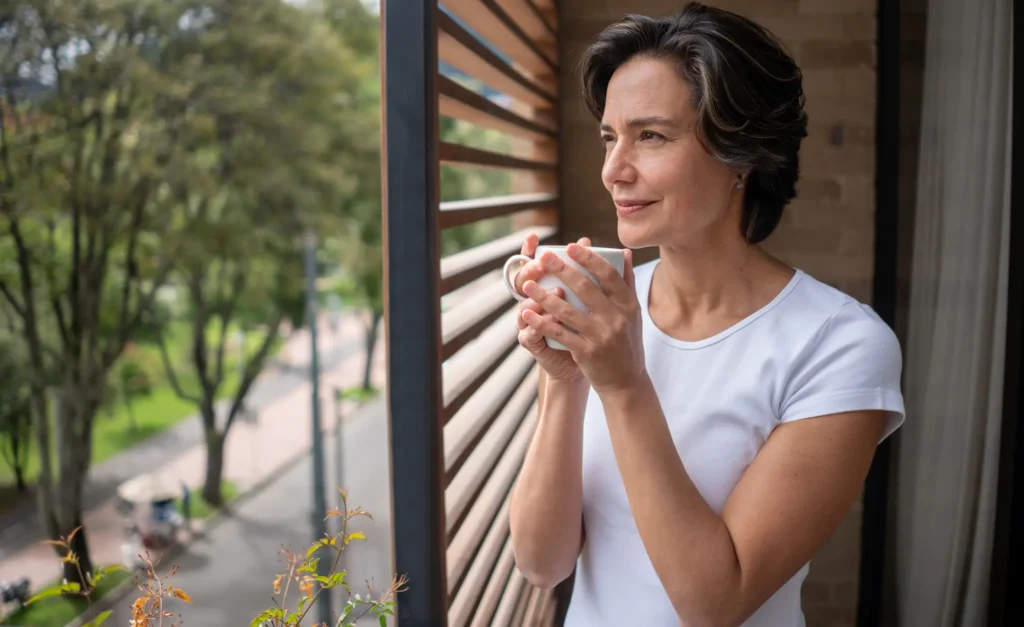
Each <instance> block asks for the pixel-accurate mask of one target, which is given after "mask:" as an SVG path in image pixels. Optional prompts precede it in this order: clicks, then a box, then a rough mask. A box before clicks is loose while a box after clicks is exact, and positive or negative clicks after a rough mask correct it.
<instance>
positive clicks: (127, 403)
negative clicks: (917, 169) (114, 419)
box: [124, 395, 139, 433]
mask: <svg viewBox="0 0 1024 627" xmlns="http://www.w3.org/2000/svg"><path fill="white" fill-rule="evenodd" d="M124 407H125V409H127V410H128V428H129V429H131V430H132V433H138V431H139V423H138V422H137V421H136V420H135V407H134V406H133V405H132V399H131V397H130V396H127V395H126V396H125V397H124Z"/></svg>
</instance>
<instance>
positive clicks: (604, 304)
mask: <svg viewBox="0 0 1024 627" xmlns="http://www.w3.org/2000/svg"><path fill="white" fill-rule="evenodd" d="M568 252H569V255H570V256H572V257H573V258H574V259H575V260H576V261H577V262H579V263H580V264H581V265H582V266H584V267H585V268H586V269H587V270H589V271H590V272H591V273H592V274H593V275H594V276H596V277H597V278H598V280H599V281H600V283H601V286H602V288H600V289H599V288H597V287H596V286H595V285H594V284H593V283H592V282H591V281H590V280H589V279H587V278H586V277H585V276H583V275H582V274H581V273H579V272H577V271H576V270H574V269H573V268H572V267H571V266H569V265H568V264H564V263H563V262H562V261H561V260H560V259H559V258H558V257H556V256H554V255H547V254H545V255H543V256H542V257H541V259H540V260H539V261H540V262H541V264H542V266H543V267H544V269H545V270H546V271H548V272H550V273H552V274H555V275H556V276H558V277H559V278H560V279H561V280H562V281H563V282H565V284H566V285H567V286H568V287H569V289H571V290H572V291H573V292H575V293H576V295H577V296H579V297H580V299H581V300H582V301H583V303H584V304H585V305H586V306H587V307H588V309H589V310H590V311H589V312H587V313H584V312H580V311H578V310H576V309H574V308H573V307H571V306H569V305H568V304H567V303H566V302H565V301H563V300H561V299H558V298H552V297H551V296H550V295H548V294H546V293H545V292H544V291H543V290H541V289H539V286H538V285H537V284H536V283H535V282H527V283H526V284H525V285H524V288H523V289H524V292H525V293H526V294H527V295H528V296H529V297H530V298H532V299H533V300H534V301H535V302H536V303H537V304H538V305H539V306H540V307H541V308H542V310H543V312H544V313H543V314H541V313H538V312H535V311H532V310H531V311H524V312H523V318H524V319H525V320H526V322H527V324H529V325H530V326H531V328H533V329H534V330H535V331H536V332H539V333H541V334H543V335H544V336H545V337H550V338H552V339H554V340H556V341H558V342H561V343H562V344H563V345H565V346H567V347H568V348H569V350H570V352H571V354H572V355H573V358H574V359H575V360H576V362H577V363H578V364H579V367H580V370H581V372H582V373H583V374H584V376H586V378H587V380H588V381H589V382H590V385H591V386H592V388H593V389H594V391H595V393H596V394H597V395H598V396H599V397H600V399H601V403H602V405H603V407H604V413H605V417H606V420H607V424H608V431H609V434H610V436H611V441H612V448H613V450H614V454H615V460H616V463H617V464H618V468H619V472H620V474H621V475H622V480H623V483H624V485H625V489H626V496H627V498H628V500H629V504H630V508H631V510H632V513H633V518H634V519H635V520H636V523H637V528H638V530H639V532H640V538H641V540H642V541H643V544H644V547H645V549H646V551H647V554H648V556H649V558H650V560H651V564H652V565H653V566H654V569H655V571H656V572H657V573H658V577H659V578H660V580H661V583H662V585H663V586H664V588H665V591H666V592H667V594H668V596H669V598H670V600H671V601H672V604H673V606H674V607H675V610H676V612H677V614H678V615H679V618H680V620H681V621H682V623H683V624H684V625H686V626H688V627H693V626H700V627H717V626H718V625H729V626H732V625H739V624H741V623H742V622H743V621H744V620H745V619H747V618H748V617H749V616H750V615H751V614H753V613H754V612H756V611H757V609H758V608H759V607H760V606H761V605H762V604H763V603H764V602H765V601H766V600H767V599H768V598H769V597H770V596H771V595H772V594H774V593H775V591H776V590H778V589H779V588H780V587H781V586H782V585H783V584H785V582H786V581H787V580H788V579H790V578H791V577H792V576H793V575H794V574H795V573H796V572H797V571H798V570H799V569H800V567H801V566H803V565H804V564H805V563H807V561H808V560H810V558H811V557H812V556H813V555H814V553H815V552H817V550H818V548H819V547H820V546H821V545H822V544H824V542H825V541H826V540H827V539H828V538H829V536H830V535H831V534H832V533H833V531H834V530H835V529H836V527H837V526H838V525H839V523H840V521H841V520H842V518H843V516H845V514H846V512H847V510H848V509H849V508H850V505H851V504H852V503H853V501H854V499H856V497H857V494H858V492H859V491H860V488H861V486H862V484H863V482H864V478H865V477H866V475H867V472H868V469H869V467H870V465H871V459H872V457H873V456H874V451H875V448H876V447H877V443H878V441H879V439H880V438H881V435H882V434H883V432H884V428H885V418H886V413H885V412H882V411H848V412H846V413H839V412H841V411H844V410H842V409H836V410H834V411H820V413H821V414H830V415H829V416H828V417H827V418H822V417H821V416H819V415H818V414H817V413H813V410H814V409H815V408H818V409H827V408H829V407H842V406H843V404H842V403H838V404H837V403H835V402H831V403H829V402H823V399H824V400H828V399H831V400H832V401H835V398H834V396H835V391H834V390H831V388H830V385H831V384H830V383H829V382H834V381H837V380H840V376H842V377H845V378H846V379H847V382H846V385H848V386H849V389H847V390H846V391H845V392H846V393H845V396H847V397H849V396H850V392H851V391H852V390H853V389H854V388H856V389H859V390H860V393H861V394H863V395H865V398H863V399H855V400H852V401H851V402H853V403H854V405H853V406H850V409H853V408H854V407H855V406H856V403H861V402H863V403H873V404H877V403H879V402H880V401H881V400H883V399H884V394H883V392H886V391H889V390H890V388H891V386H892V381H893V380H898V374H899V368H898V367H897V365H898V363H899V360H898V357H899V354H898V348H899V347H898V344H897V343H895V337H894V336H892V337H889V336H890V335H891V332H890V331H889V330H888V328H887V327H884V324H883V323H881V322H880V321H875V320H872V319H869V318H868V317H865V316H858V315H856V310H850V311H848V312H845V314H846V315H848V316H850V319H848V320H846V323H847V324H848V326H847V333H846V334H845V335H843V336H842V337H844V338H846V339H845V340H843V341H840V342H839V344H838V345H837V346H832V347H824V348H823V349H822V350H823V351H824V353H827V354H828V355H829V359H828V360H825V361H821V360H819V361H817V362H814V367H813V368H812V370H814V372H815V373H817V376H816V377H810V378H806V377H804V378H803V379H802V380H801V383H800V385H799V387H800V389H801V391H802V394H801V395H796V396H794V397H793V398H792V399H790V400H791V403H790V404H788V405H787V407H786V408H785V409H784V410H783V411H784V413H785V414H786V415H785V417H783V418H781V419H782V424H780V425H778V426H777V427H776V428H775V429H774V430H773V432H772V434H771V436H770V437H769V438H768V441H767V442H766V443H765V444H764V446H763V447H761V450H760V451H759V452H758V454H757V456H756V457H755V458H754V461H753V462H752V463H751V464H750V466H749V467H748V468H747V469H746V471H745V472H744V474H743V477H742V478H741V479H740V481H739V483H738V484H737V485H736V487H735V488H734V489H733V491H732V493H731V494H730V496H729V499H728V501H727V502H726V504H725V506H724V508H723V511H722V513H721V515H719V514H718V513H716V512H715V510H713V509H712V508H711V506H710V505H708V503H707V502H706V501H705V500H704V498H703V497H702V496H701V494H700V492H699V491H698V490H697V488H696V486H695V485H694V483H693V481H692V480H691V479H690V477H689V475H687V473H686V468H685V467H684V466H683V463H682V460H680V458H679V453H678V451H677V450H676V448H675V444H674V442H673V439H672V435H671V432H670V431H669V427H668V423H667V421H666V419H665V415H664V413H663V411H662V408H661V404H660V402H659V400H658V396H657V393H656V391H655V389H654V385H653V383H652V382H651V380H650V377H649V376H648V375H647V370H646V360H645V358H644V352H643V339H642V319H641V315H640V306H639V303H638V302H637V298H636V294H635V277H634V275H633V272H632V256H631V255H630V252H629V251H628V250H627V251H626V266H625V272H624V274H623V277H621V278H620V277H619V276H618V274H617V273H616V272H615V270H614V268H612V267H611V265H610V264H608V263H607V262H606V261H604V260H603V259H601V258H600V257H598V256H597V255H594V254H592V253H591V252H590V251H588V250H587V249H586V248H583V247H579V246H572V245H570V246H569V247H568ZM837 317H838V314H837ZM570 328H571V329H574V330H575V331H576V332H573V331H570V330H569V329H570ZM882 328H884V329H885V333H884V334H883V333H882V331H881V329H882ZM837 337H838V336H837ZM851 337H854V338H862V339H864V340H865V341H858V342H855V346H852V347H851V346H849V345H847V344H849V339H850V338H851ZM844 342H846V343H845V344H844ZM878 354H881V355H883V357H882V361H883V362H884V364H883V366H877V363H876V362H877V361H878V359H879V357H878ZM866 360H871V362H870V363H871V364H872V365H871V366H870V367H867V368H863V367H860V366H863V364H864V363H865V361H866ZM854 374H857V378H856V379H854V378H853V376H854ZM854 381H856V383H854ZM804 397H806V398H804ZM847 400H848V401H850V400H851V399H850V398H848V399H847ZM886 403H887V404H886V405H878V406H891V407H893V408H896V407H897V406H898V403H894V402H893V399H888V400H887V401H886ZM861 406H862V407H866V406H869V405H866V404H865V405H861ZM808 412H810V413H808Z"/></svg>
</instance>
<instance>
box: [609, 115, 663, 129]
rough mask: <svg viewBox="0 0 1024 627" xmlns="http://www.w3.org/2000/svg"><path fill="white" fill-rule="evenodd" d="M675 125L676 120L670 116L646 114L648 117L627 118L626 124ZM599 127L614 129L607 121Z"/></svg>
mask: <svg viewBox="0 0 1024 627" xmlns="http://www.w3.org/2000/svg"><path fill="white" fill-rule="evenodd" d="M675 125H676V122H675V120H672V119H670V118H664V117H661V116H659V115H650V116H646V117H642V118H632V119H630V120H626V126H628V127H631V128H636V127H643V126H675ZM598 128H599V129H600V130H601V131H611V130H613V129H612V127H611V126H610V125H609V124H607V123H605V122H601V124H600V125H599V127H598Z"/></svg>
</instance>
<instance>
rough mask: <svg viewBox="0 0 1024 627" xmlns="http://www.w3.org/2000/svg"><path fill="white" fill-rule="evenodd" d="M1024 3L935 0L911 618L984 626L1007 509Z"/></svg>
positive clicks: (922, 228) (918, 338)
mask: <svg viewBox="0 0 1024 627" xmlns="http://www.w3.org/2000/svg"><path fill="white" fill-rule="evenodd" d="M1012 4H1013V3H1012V1H1011V0H971V1H969V2H967V1H965V0H931V1H930V2H929V6H928V30H927V40H926V57H925V76H924V92H923V99H922V125H921V140H920V163H919V170H918V173H917V176H918V179H917V207H916V213H915V233H914V250H913V270H912V283H911V293H910V311H909V319H908V338H907V344H906V346H905V347H904V349H905V352H904V355H905V367H904V370H905V373H906V380H905V389H906V402H907V421H906V423H905V425H904V428H903V430H902V433H901V434H900V452H899V455H900V457H899V463H898V467H899V470H898V486H897V489H896V494H895V497H896V498H895V502H894V503H893V507H895V508H896V531H897V533H896V537H895V538H893V540H892V541H893V542H895V543H896V546H895V554H896V605H897V615H898V619H899V625H900V626H901V627H981V626H982V625H984V624H985V620H986V608H987V605H988V586H989V566H990V560H991V555H992V534H993V524H994V519H995V510H996V487H997V467H998V463H999V435H1000V434H999V432H1000V423H1001V409H1002V393H1003V390H1002V387H1003V357H1004V349H1005V334H1006V292H1007V267H1008V253H1009V250H1008V249H1009V239H1008V233H1009V218H1010V145H1011V139H1010V129H1011V114H1012V109H1013V107H1012V87H1013V79H1012V74H1013V73H1012V65H1011V64H1012V45H1013V44H1012V26H1011V25H1012V21H1013V20H1012V10H1013V8H1012Z"/></svg>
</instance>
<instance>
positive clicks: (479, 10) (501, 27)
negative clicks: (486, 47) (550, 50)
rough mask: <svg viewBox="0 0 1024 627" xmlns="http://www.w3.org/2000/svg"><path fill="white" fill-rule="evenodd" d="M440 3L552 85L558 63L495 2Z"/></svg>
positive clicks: (452, 0) (464, 0)
mask: <svg viewBox="0 0 1024 627" xmlns="http://www.w3.org/2000/svg"><path fill="white" fill-rule="evenodd" d="M441 4H442V6H444V8H445V9H447V10H448V11H449V12H450V13H451V14H452V15H454V16H455V17H457V18H459V20H461V21H462V23H464V24H466V25H467V26H468V27H469V28H470V29H472V30H473V32H475V33H476V34H477V35H478V36H479V37H481V38H482V39H485V40H487V41H488V42H490V43H491V44H493V45H494V46H495V47H497V48H498V49H499V50H501V51H502V52H503V53H505V54H506V55H508V56H509V58H511V59H512V60H513V61H514V62H515V63H516V64H518V65H519V66H521V67H522V68H523V69H525V70H526V71H527V72H529V73H530V74H532V75H533V77H534V78H535V79H537V80H540V81H542V82H544V81H551V82H553V79H552V78H551V77H553V75H554V74H556V73H557V72H558V65H557V63H555V61H554V59H552V58H550V57H549V56H548V55H547V54H545V53H544V51H543V50H542V49H541V47H540V46H539V45H538V44H537V42H535V41H533V40H531V39H530V37H529V36H528V35H527V34H526V33H525V32H523V30H522V29H521V28H519V26H518V25H517V24H516V23H515V22H514V21H513V20H512V19H511V18H510V17H509V16H508V15H507V14H506V13H505V12H504V11H503V10H502V9H501V7H499V6H497V5H496V4H494V3H493V1H492V0H443V1H442V2H441Z"/></svg>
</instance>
